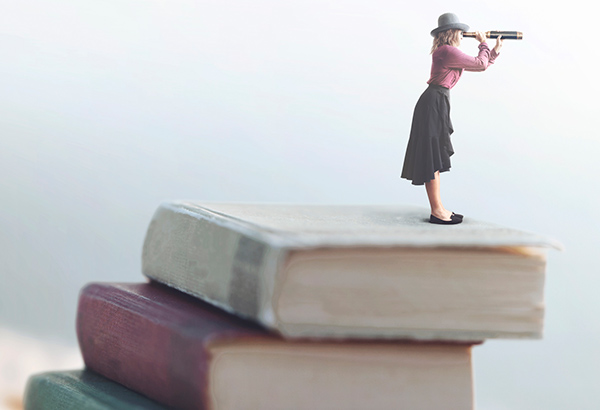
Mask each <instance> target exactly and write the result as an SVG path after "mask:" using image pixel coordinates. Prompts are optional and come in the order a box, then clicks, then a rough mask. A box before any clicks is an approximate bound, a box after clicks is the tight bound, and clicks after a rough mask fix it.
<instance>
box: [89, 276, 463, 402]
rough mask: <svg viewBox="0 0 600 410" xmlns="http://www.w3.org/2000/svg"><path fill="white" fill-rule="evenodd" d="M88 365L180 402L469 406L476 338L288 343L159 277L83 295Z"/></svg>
mask: <svg viewBox="0 0 600 410" xmlns="http://www.w3.org/2000/svg"><path fill="white" fill-rule="evenodd" d="M77 336H78V338H79V344H80V348H81V352H82V355H83V359H84V361H85V364H86V366H87V367H88V368H90V369H91V370H93V371H96V372H98V373H100V374H101V375H103V376H105V377H107V378H109V379H112V380H113V381H116V382H118V383H120V384H122V385H124V386H126V387H128V388H130V389H132V390H134V391H136V392H138V393H141V394H143V395H145V396H147V397H149V398H152V399H154V400H156V401H158V402H160V403H162V404H164V405H166V406H170V407H175V408H182V409H245V408H250V409H282V408H294V409H315V408H344V409H365V408H369V409H377V408H411V409H421V408H423V409H430V408H456V409H470V408H473V381H472V366H471V346H472V344H473V343H415V342H400V341H396V342H392V341H389V340H388V341H370V342H366V341H350V340H347V341H340V340H335V341H334V340H331V341H328V340H294V341H287V340H285V339H282V338H281V337H280V336H277V335H274V334H272V333H270V332H269V331H267V330H265V329H263V328H261V327H259V326H258V325H255V324H253V323H251V322H247V321H244V320H242V319H239V318H237V317H234V316H232V315H230V314H228V313H226V312H224V311H221V310H219V309H218V308H215V307H213V306H211V305H208V304H206V303H204V302H202V301H200V300H198V299H196V298H193V297H191V296H188V295H185V294H183V293H180V292H178V291H176V290H174V289H171V288H167V287H165V286H163V285H159V284H156V283H140V284H122V283H118V284H117V283H104V284H102V283H95V284H90V285H88V286H86V287H85V288H84V289H83V290H82V291H81V295H80V299H79V307H78V315H77Z"/></svg>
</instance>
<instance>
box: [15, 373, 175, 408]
mask: <svg viewBox="0 0 600 410" xmlns="http://www.w3.org/2000/svg"><path fill="white" fill-rule="evenodd" d="M24 408H25V410H136V409H137V410H167V407H165V406H163V405H161V404H159V403H156V402H155V401H153V400H150V399H149V398H147V397H144V396H142V395H141V394H139V393H136V392H134V391H131V390H129V389H128V388H126V387H124V386H122V385H120V384H118V383H115V382H114V381H111V380H108V379H107V378H105V377H103V376H100V375H99V374H97V373H94V372H92V371H89V370H68V371H54V372H44V373H40V374H35V375H33V376H31V377H30V378H29V380H28V381H27V386H26V388H25V396H24Z"/></svg>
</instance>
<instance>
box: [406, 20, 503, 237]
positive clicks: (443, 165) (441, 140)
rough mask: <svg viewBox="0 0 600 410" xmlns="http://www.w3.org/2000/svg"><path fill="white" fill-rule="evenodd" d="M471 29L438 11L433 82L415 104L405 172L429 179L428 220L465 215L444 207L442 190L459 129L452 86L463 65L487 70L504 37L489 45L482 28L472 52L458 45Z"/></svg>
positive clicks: (416, 180)
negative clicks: (452, 104)
mask: <svg viewBox="0 0 600 410" xmlns="http://www.w3.org/2000/svg"><path fill="white" fill-rule="evenodd" d="M468 29H469V26H467V25H466V24H463V23H461V22H460V21H459V19H458V17H457V16H456V15H455V14H453V13H445V14H442V15H441V16H440V17H439V19H438V27H437V28H435V29H433V30H432V31H431V35H432V36H433V37H434V39H433V46H432V47H431V55H432V64H431V77H430V78H429V80H428V81H427V84H429V87H428V88H427V89H426V90H425V92H423V94H422V95H421V97H420V98H419V101H418V102H417V105H416V107H415V111H414V114H413V120H412V127H411V130H410V138H409V141H408V146H407V148H406V155H405V158H404V166H403V168H402V175H401V176H402V178H405V179H408V180H411V181H412V184H413V185H423V184H425V190H426V191H427V197H428V199H429V205H430V207H431V215H430V217H429V222H431V223H435V224H442V225H451V224H459V223H461V222H462V220H463V217H462V215H460V214H455V213H454V212H451V211H449V210H447V209H446V208H444V206H443V205H442V200H441V195H440V173H441V172H445V171H449V170H450V156H452V154H454V150H453V148H452V143H451V141H450V134H452V133H453V132H454V129H453V128H452V122H451V121H450V89H451V88H452V87H454V86H455V85H456V83H457V82H458V80H459V79H460V77H461V75H462V73H463V71H464V70H466V71H485V70H486V69H487V68H488V67H489V65H490V64H492V63H493V62H494V61H495V60H496V58H497V57H498V55H499V53H500V49H501V48H502V43H503V40H502V36H501V35H500V36H498V37H497V38H496V45H495V46H494V48H493V49H492V50H490V48H489V46H488V45H487V43H486V33H484V32H482V31H477V32H475V38H476V39H477V41H479V53H478V54H477V56H476V57H471V56H469V55H467V54H465V53H463V52H462V51H460V50H459V49H458V48H457V47H458V46H459V45H460V42H461V39H462V33H463V32H464V31H467V30H468Z"/></svg>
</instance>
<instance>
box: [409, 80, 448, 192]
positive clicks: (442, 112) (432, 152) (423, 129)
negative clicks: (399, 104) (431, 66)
mask: <svg viewBox="0 0 600 410" xmlns="http://www.w3.org/2000/svg"><path fill="white" fill-rule="evenodd" d="M453 132H454V129H453V128H452V121H450V90H449V89H447V88H446V87H442V86H440V85H429V87H427V89H426V90H425V92H423V94H422V95H421V97H420V98H419V101H417V105H416V106H415V111H414V114H413V120H412V126H411V129H410V138H409V140H408V146H407V147H406V155H405V157H404V166H403V167H402V175H401V176H402V178H405V179H409V180H411V181H412V184H413V185H423V184H424V183H425V182H429V181H431V180H432V179H434V178H435V172H436V171H439V172H445V171H449V170H450V157H451V156H452V154H454V150H453V148H452V143H451V142H450V134H452V133H453Z"/></svg>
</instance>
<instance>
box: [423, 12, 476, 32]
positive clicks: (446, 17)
mask: <svg viewBox="0 0 600 410" xmlns="http://www.w3.org/2000/svg"><path fill="white" fill-rule="evenodd" d="M453 28H457V29H459V30H462V31H467V30H468V29H469V26H467V25H466V24H463V23H461V22H460V21H459V20H458V16H457V15H456V14H454V13H444V14H442V15H441V16H440V17H439V18H438V27H437V28H434V29H433V30H431V35H432V36H433V37H435V35H436V34H437V33H440V32H442V31H446V30H451V29H453Z"/></svg>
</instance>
